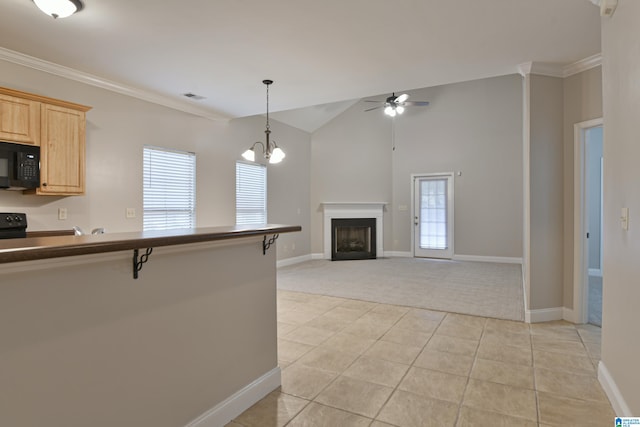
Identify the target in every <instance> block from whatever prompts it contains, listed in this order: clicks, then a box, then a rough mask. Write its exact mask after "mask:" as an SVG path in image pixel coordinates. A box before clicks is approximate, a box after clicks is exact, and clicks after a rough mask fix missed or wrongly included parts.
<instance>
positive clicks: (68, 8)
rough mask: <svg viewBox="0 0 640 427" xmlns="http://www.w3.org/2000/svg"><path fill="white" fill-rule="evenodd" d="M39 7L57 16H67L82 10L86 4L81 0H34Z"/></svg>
mask: <svg viewBox="0 0 640 427" xmlns="http://www.w3.org/2000/svg"><path fill="white" fill-rule="evenodd" d="M33 2H34V3H35V4H36V6H38V9H40V10H41V11H43V12H44V13H46V14H47V15H49V16H51V17H53V18H54V19H56V18H66V17H68V16H71V15H73V14H74V13H76V12H80V11H81V10H82V8H83V7H84V5H83V4H82V2H81V1H80V0H33Z"/></svg>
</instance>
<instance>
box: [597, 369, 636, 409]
mask: <svg viewBox="0 0 640 427" xmlns="http://www.w3.org/2000/svg"><path fill="white" fill-rule="evenodd" d="M598 381H599V382H600V385H601V386H602V389H603V390H604V392H605V394H606V395H607V397H608V398H609V402H611V406H612V407H613V412H614V413H615V414H616V416H619V417H632V416H633V415H634V414H632V413H631V408H629V405H627V402H626V401H625V400H624V396H622V393H621V392H620V389H619V388H618V385H617V384H616V382H615V381H614V379H613V377H612V376H611V373H609V370H608V369H607V367H606V366H605V364H604V362H603V361H602V360H601V361H600V363H598Z"/></svg>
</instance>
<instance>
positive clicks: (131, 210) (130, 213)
mask: <svg viewBox="0 0 640 427" xmlns="http://www.w3.org/2000/svg"><path fill="white" fill-rule="evenodd" d="M126 216H127V218H135V217H136V208H127V213H126Z"/></svg>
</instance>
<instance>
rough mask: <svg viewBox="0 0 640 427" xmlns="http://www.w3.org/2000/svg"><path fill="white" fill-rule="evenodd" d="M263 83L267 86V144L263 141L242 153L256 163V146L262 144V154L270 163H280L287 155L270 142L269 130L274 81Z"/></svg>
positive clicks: (274, 143)
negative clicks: (270, 93) (270, 97)
mask: <svg viewBox="0 0 640 427" xmlns="http://www.w3.org/2000/svg"><path fill="white" fill-rule="evenodd" d="M262 83H264V84H265V85H266V86H267V126H266V129H265V131H264V133H265V135H266V142H265V143H264V144H263V143H262V142H261V141H258V142H254V143H253V145H252V146H251V147H249V149H247V150H246V151H245V152H244V153H242V157H243V158H244V159H245V160H248V161H250V162H255V161H256V145H258V144H260V145H261V146H262V154H263V156H264V158H265V159H267V160H268V161H269V163H271V164H274V163H280V162H281V161H282V160H283V159H284V158H285V157H286V154H285V153H284V151H282V148H280V147H278V145H277V144H276V142H275V141H270V140H269V136H270V135H271V129H270V128H269V85H270V84H272V83H273V80H263V81H262Z"/></svg>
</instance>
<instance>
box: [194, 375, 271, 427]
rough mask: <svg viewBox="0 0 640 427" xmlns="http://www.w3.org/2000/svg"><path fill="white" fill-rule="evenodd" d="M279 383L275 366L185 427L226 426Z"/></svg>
mask: <svg viewBox="0 0 640 427" xmlns="http://www.w3.org/2000/svg"><path fill="white" fill-rule="evenodd" d="M281 383H282V374H281V371H280V367H279V366H277V367H275V368H273V369H272V370H271V371H269V372H267V373H266V374H264V375H263V376H261V377H260V378H258V379H257V380H255V381H254V382H252V383H251V384H249V385H247V386H245V387H243V388H242V389H241V390H239V391H237V392H236V393H234V394H232V395H231V396H229V397H228V398H226V399H225V400H223V401H222V402H220V403H219V404H217V405H216V406H214V407H213V408H211V409H209V410H208V411H207V412H205V413H204V414H202V415H200V416H199V417H198V418H196V419H195V420H193V421H191V422H190V423H189V424H187V425H186V426H185V427H220V426H224V425H227V424H228V423H229V421H231V420H232V419H234V418H236V417H237V416H238V415H240V414H242V413H243V412H244V411H246V410H247V409H249V408H250V407H251V406H252V405H253V404H255V403H256V402H258V401H259V400H260V399H262V398H263V397H265V396H266V395H267V394H269V393H271V392H272V391H273V390H275V389H276V388H278V387H280V385H281Z"/></svg>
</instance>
